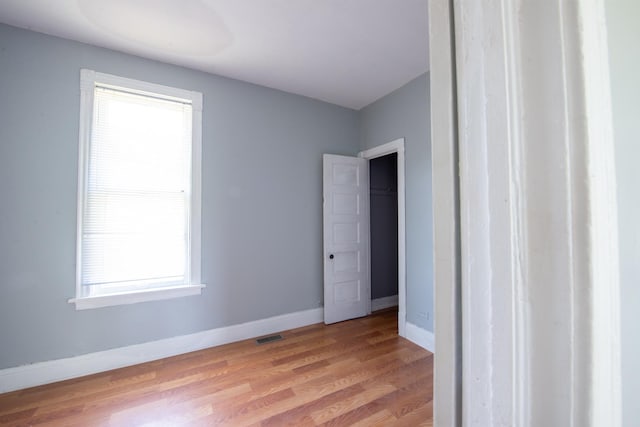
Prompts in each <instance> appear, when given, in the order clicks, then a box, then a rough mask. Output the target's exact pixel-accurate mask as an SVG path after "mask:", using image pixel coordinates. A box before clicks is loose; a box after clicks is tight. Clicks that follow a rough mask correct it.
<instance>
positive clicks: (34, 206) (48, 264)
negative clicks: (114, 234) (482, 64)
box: [0, 25, 429, 369]
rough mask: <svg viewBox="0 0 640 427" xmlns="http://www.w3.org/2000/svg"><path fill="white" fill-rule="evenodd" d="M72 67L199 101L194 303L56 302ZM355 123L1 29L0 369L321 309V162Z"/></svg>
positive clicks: (73, 184)
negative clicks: (185, 92)
mask: <svg viewBox="0 0 640 427" xmlns="http://www.w3.org/2000/svg"><path fill="white" fill-rule="evenodd" d="M80 68H90V69H95V70H97V71H101V72H105V73H111V74H116V75H120V76H123V77H129V78H135V79H140V80H146V81H151V82H154V83H159V84H164V85H170V86H176V87H180V88H185V89H190V90H196V91H200V92H202V93H203V94H204V117H203V160H202V165H203V194H202V200H203V207H202V218H203V219H202V230H203V235H202V277H203V281H204V283H206V284H207V288H206V289H205V290H204V292H203V294H202V295H201V296H196V297H186V298H179V299H174V300H166V301H157V302H148V303H141V304H135V305H126V306H117V307H108V308H101V309H96V310H85V311H76V310H75V309H74V306H73V305H71V304H68V303H67V299H68V298H70V297H73V296H74V292H75V283H74V281H75V236H76V188H77V149H78V120H79V100H80V89H79V79H80ZM358 123H359V115H358V113H357V112H355V111H353V110H349V109H344V108H340V107H336V106H333V105H330V104H326V103H322V102H319V101H314V100H311V99H308V98H303V97H300V96H295V95H290V94H287V93H284V92H280V91H276V90H271V89H267V88H263V87H259V86H255V85H251V84H247V83H242V82H239V81H235V80H230V79H226V78H222V77H216V76H212V75H209V74H205V73H201V72H197V71H192V70H188V69H185V68H180V67H177V66H172V65H167V64H162V63H158V62H154V61H149V60H145V59H141V58H137V57H134V56H130V55H125V54H121V53H117V52H113V51H109V50H106V49H101V48H96V47H92V46H88V45H84V44H79V43H75V42H70V41H66V40H62V39H58V38H54V37H49V36H45V35H41V34H36V33H33V32H29V31H25V30H20V29H16V28H12V27H8V26H4V25H0V196H1V201H0V369H1V368H7V367H13V366H18V365H23V364H27V363H33V362H39V361H46V360H52V359H58V358H63V357H69V356H74V355H78V354H84V353H88V352H94V351H100V350H105V349H109V348H114V347H120V346H126V345H130V344H135V343H141V342H146V341H151V340H157V339H161V338H166V337H171V336H177V335H183V334H189V333H193V332H197V331H202V330H207V329H211V328H217V327H221V326H226V325H231V324H236V323H240V322H246V321H251V320H255V319H262V318H266V317H270V316H274V315H279V314H283V313H290V312H295V311H298V310H305V309H311V308H315V307H318V306H320V304H321V300H322V233H321V231H322V218H321V213H322V196H321V194H322V168H321V161H322V157H321V154H322V153H335V154H344V155H354V154H356V153H357V151H358V149H359V147H358V139H359V128H358ZM421 155H422V154H421ZM412 164H413V163H412ZM413 173H414V174H415V173H416V172H413ZM424 186H425V187H426V188H429V185H428V184H425V185H424ZM413 187H415V186H413ZM413 187H412V188H413ZM413 190H415V188H413ZM413 203H414V204H415V202H413ZM413 229H415V225H414V226H412V228H411V229H410V231H411V230H413Z"/></svg>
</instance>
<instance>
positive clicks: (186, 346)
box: [0, 308, 323, 393]
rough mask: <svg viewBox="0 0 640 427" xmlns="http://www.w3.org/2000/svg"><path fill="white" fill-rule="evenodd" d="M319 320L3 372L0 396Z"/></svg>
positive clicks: (281, 320)
mask: <svg viewBox="0 0 640 427" xmlns="http://www.w3.org/2000/svg"><path fill="white" fill-rule="evenodd" d="M322 320H323V310H322V308H314V309H311V310H304V311H298V312H295V313H288V314H283V315H280V316H275V317H269V318H266V319H261V320H255V321H252V322H247V323H241V324H237V325H232V326H226V327H222V328H217V329H210V330H207V331H202V332H197V333H194V334H188V335H181V336H177V337H172V338H165V339H162V340H158V341H151V342H147V343H143V344H135V345H130V346H126V347H119V348H114V349H111V350H105V351H99V352H95V353H88V354H83V355H80V356H75V357H69V358H65V359H57V360H50V361H47V362H39V363H34V364H31V365H24V366H18V367H15V368H7V369H2V370H0V393H6V392H9V391H14V390H20V389H23V388H28V387H34V386H38V385H42V384H49V383H53V382H57V381H63V380H67V379H71V378H77V377H81V376H84V375H90V374H95V373H98V372H104V371H108V370H111V369H117V368H122V367H125V366H131V365H136V364H139V363H144V362H150V361H152V360H158V359H162V358H165V357H170V356H176V355H178V354H183V353H189V352H191V351H196V350H202V349H205V348H209V347H215V346H218V345H222V344H228V343H231V342H236V341H242V340H245V339H249V338H255V337H259V336H262V335H268V334H272V333H275V332H281V331H285V330H288V329H294V328H299V327H302V326H307V325H312V324H315V323H320V322H322Z"/></svg>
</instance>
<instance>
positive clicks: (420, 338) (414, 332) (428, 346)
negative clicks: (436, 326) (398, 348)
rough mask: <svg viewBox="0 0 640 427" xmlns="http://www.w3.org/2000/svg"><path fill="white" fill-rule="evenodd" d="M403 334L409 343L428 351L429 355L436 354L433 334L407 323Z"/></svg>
mask: <svg viewBox="0 0 640 427" xmlns="http://www.w3.org/2000/svg"><path fill="white" fill-rule="evenodd" d="M405 333H406V336H405V338H406V339H408V340H409V341H411V342H413V343H415V344H418V345H419V346H420V347H422V348H424V349H425V350H429V351H430V352H431V353H435V352H436V340H435V336H434V335H433V332H429V331H427V330H426V329H422V328H421V327H419V326H416V325H414V324H413V323H411V322H407V323H406V326H405Z"/></svg>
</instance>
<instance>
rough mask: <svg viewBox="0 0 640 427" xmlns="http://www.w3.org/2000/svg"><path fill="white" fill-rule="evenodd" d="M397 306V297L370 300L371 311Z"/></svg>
mask: <svg viewBox="0 0 640 427" xmlns="http://www.w3.org/2000/svg"><path fill="white" fill-rule="evenodd" d="M397 305H398V295H391V296H388V297H382V298H376V299H372V300H371V311H376V310H382V309H385V308H389V307H395V306H397Z"/></svg>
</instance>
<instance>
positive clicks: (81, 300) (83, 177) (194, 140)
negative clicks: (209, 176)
mask: <svg viewBox="0 0 640 427" xmlns="http://www.w3.org/2000/svg"><path fill="white" fill-rule="evenodd" d="M96 86H111V87H115V88H118V89H123V90H125V91H127V92H130V93H134V94H140V95H151V96H153V95H156V96H159V97H161V98H164V99H175V100H177V101H188V102H190V103H191V106H192V124H191V125H192V126H191V127H192V129H191V200H190V202H191V206H190V218H189V248H188V252H189V274H188V275H189V277H188V280H187V281H186V282H187V283H184V284H181V285H174V286H166V285H165V286H161V287H157V288H153V287H151V288H144V289H135V290H134V289H132V290H130V291H123V292H118V293H109V294H97V295H85V293H86V291H85V289H84V286H83V285H82V236H83V218H84V211H85V204H86V200H87V188H86V183H87V181H88V172H89V167H88V166H89V151H90V146H91V133H92V125H93V109H94V93H95V88H96ZM201 158H202V93H200V92H194V91H189V90H185V89H178V88H175V87H170V86H164V85H159V84H155V83H149V82H145V81H141V80H135V79H130V78H126V77H120V76H115V75H112V74H106V73H100V72H97V71H94V70H88V69H81V70H80V129H79V146H78V196H77V215H78V216H77V218H76V223H77V235H76V297H75V298H71V299H69V303H72V304H75V307H76V310H84V309H91V308H98V307H106V306H113V305H122V304H133V303H138V302H144V301H154V300H161V299H169V298H177V297H182V296H189V295H200V294H201V293H202V289H203V288H204V287H205V285H204V284H202V283H201V207H202V201H201V189H202V166H201Z"/></svg>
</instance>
